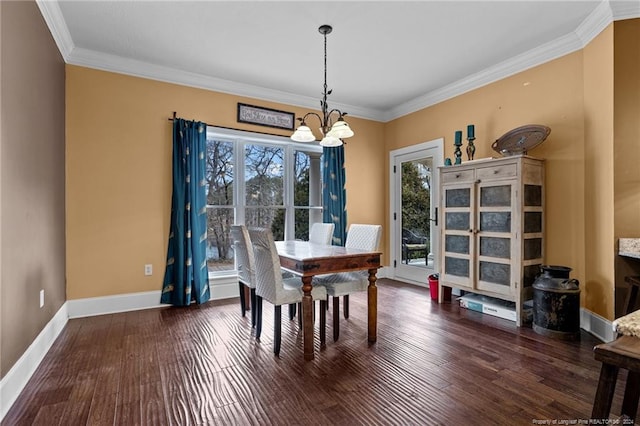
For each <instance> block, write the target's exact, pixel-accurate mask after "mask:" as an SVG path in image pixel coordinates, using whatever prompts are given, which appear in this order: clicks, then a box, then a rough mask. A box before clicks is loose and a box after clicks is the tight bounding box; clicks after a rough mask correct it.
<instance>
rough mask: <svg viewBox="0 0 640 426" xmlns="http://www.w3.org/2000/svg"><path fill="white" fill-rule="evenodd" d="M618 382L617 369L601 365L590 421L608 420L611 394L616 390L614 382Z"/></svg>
mask: <svg viewBox="0 0 640 426" xmlns="http://www.w3.org/2000/svg"><path fill="white" fill-rule="evenodd" d="M617 380H618V367H616V366H615V365H611V364H606V363H602V368H601V369H600V379H599V380H598V389H597V390H596V396H595V398H594V401H593V410H592V411H591V418H592V419H608V418H609V412H610V411H611V402H612V401H613V394H614V392H615V390H616V381H617Z"/></svg>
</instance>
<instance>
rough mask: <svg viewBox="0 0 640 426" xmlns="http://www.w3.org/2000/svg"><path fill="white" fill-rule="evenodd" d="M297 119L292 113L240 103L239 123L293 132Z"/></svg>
mask: <svg viewBox="0 0 640 426" xmlns="http://www.w3.org/2000/svg"><path fill="white" fill-rule="evenodd" d="M295 119H296V116H295V114H294V113H292V112H287V111H280V110H277V109H271V108H265V107H260V106H255V105H247V104H243V103H240V102H238V123H248V124H257V125H259V126H267V127H275V128H277V129H288V130H293V127H294V121H295Z"/></svg>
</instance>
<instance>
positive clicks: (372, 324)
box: [367, 269, 378, 343]
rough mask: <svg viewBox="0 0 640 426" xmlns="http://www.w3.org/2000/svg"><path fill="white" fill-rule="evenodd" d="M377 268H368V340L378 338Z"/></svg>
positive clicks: (372, 340) (372, 341)
mask: <svg viewBox="0 0 640 426" xmlns="http://www.w3.org/2000/svg"><path fill="white" fill-rule="evenodd" d="M377 271H378V270H377V269H369V287H368V288H367V293H368V294H367V296H368V299H367V306H368V320H369V342H371V343H375V341H376V340H378V287H376V280H377V278H376V272H377Z"/></svg>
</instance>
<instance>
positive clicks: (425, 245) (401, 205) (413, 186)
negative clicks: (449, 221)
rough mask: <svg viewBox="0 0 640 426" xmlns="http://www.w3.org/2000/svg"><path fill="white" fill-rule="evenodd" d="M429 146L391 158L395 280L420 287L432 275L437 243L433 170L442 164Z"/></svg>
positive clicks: (434, 173) (438, 155) (434, 150)
mask: <svg viewBox="0 0 640 426" xmlns="http://www.w3.org/2000/svg"><path fill="white" fill-rule="evenodd" d="M427 144H428V143H427ZM427 144H423V145H427ZM431 146H432V147H431V148H430V149H416V150H415V151H414V152H410V153H406V154H403V155H397V156H395V158H393V160H394V163H393V164H394V169H395V173H394V181H393V185H392V188H394V189H395V191H394V193H395V194H394V195H395V197H394V208H393V210H394V211H393V216H394V218H395V220H394V221H393V224H394V229H393V232H392V233H391V237H392V239H393V241H392V245H393V254H394V258H393V259H392V260H394V261H395V262H394V263H395V268H394V270H395V278H397V279H400V280H406V281H409V282H416V283H418V284H424V285H426V283H427V278H428V276H429V275H430V274H433V273H435V272H436V269H435V268H436V266H437V262H436V258H435V253H437V250H436V247H437V245H438V242H439V233H438V231H437V229H438V228H437V227H436V212H437V206H438V197H437V185H436V178H437V170H436V167H437V166H438V165H440V164H441V163H442V160H441V155H442V154H441V151H439V150H438V147H437V146H433V145H431Z"/></svg>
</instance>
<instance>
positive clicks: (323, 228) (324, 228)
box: [309, 223, 335, 245]
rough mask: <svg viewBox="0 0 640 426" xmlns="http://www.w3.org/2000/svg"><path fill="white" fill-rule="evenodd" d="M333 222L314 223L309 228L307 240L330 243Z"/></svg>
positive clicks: (316, 242)
mask: <svg viewBox="0 0 640 426" xmlns="http://www.w3.org/2000/svg"><path fill="white" fill-rule="evenodd" d="M334 229H335V225H334V224H333V223H314V224H313V225H311V229H310V230H309V242H310V243H314V244H325V245H328V244H331V239H332V238H333V230H334Z"/></svg>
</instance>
